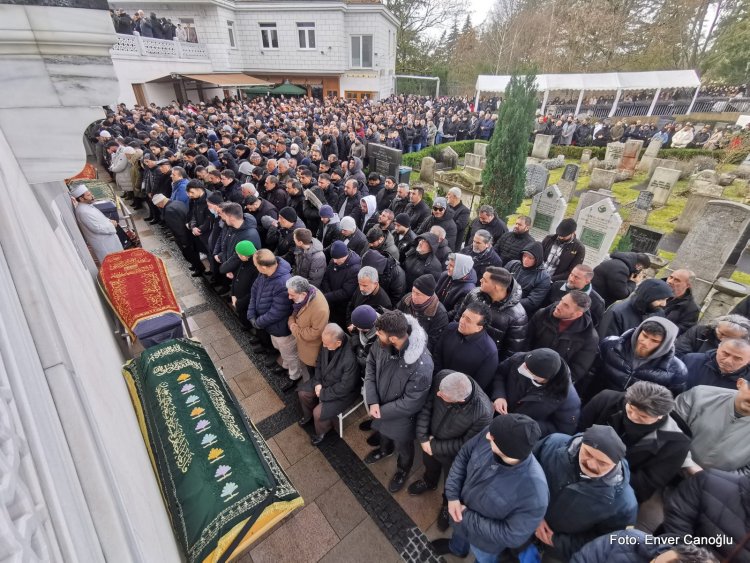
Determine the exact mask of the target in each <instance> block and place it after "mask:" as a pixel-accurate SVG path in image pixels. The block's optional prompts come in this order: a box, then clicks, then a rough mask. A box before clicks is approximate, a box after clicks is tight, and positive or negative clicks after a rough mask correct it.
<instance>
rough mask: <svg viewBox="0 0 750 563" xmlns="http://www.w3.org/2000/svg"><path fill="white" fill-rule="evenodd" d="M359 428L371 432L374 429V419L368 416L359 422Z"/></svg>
mask: <svg viewBox="0 0 750 563" xmlns="http://www.w3.org/2000/svg"><path fill="white" fill-rule="evenodd" d="M359 429H360V430H361V431H362V432H369V431H370V430H371V429H372V419H371V418H368V419H367V420H363V421H362V422H360V423H359Z"/></svg>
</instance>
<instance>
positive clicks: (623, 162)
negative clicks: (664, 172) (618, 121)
mask: <svg viewBox="0 0 750 563" xmlns="http://www.w3.org/2000/svg"><path fill="white" fill-rule="evenodd" d="M641 147H643V141H641V140H640V139H628V140H627V141H625V146H624V147H623V150H622V157H621V158H620V165H619V166H618V167H617V168H618V170H627V171H630V172H631V173H632V172H634V171H635V167H636V164H638V153H640V152H641ZM631 176H632V174H631Z"/></svg>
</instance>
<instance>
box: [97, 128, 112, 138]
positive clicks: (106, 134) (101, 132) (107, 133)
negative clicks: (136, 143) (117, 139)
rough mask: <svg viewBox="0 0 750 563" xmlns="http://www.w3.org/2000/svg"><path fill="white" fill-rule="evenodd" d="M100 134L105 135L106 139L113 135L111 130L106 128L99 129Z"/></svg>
mask: <svg viewBox="0 0 750 563" xmlns="http://www.w3.org/2000/svg"><path fill="white" fill-rule="evenodd" d="M99 136H100V137H104V138H105V139H109V138H110V137H111V136H112V135H111V134H110V132H109V131H105V130H104V129H102V130H101V131H99Z"/></svg>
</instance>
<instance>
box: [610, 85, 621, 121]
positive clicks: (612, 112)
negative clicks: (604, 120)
mask: <svg viewBox="0 0 750 563" xmlns="http://www.w3.org/2000/svg"><path fill="white" fill-rule="evenodd" d="M621 95H622V89H620V90H617V94H615V101H614V102H613V103H612V109H611V110H609V117H612V116H613V115H614V114H615V112H616V111H617V102H619V101H620V96H621Z"/></svg>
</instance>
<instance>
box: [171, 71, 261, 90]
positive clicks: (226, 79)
mask: <svg viewBox="0 0 750 563" xmlns="http://www.w3.org/2000/svg"><path fill="white" fill-rule="evenodd" d="M180 76H181V77H182V78H185V79H188V80H195V81H197V82H203V83H205V84H212V85H214V86H220V87H227V88H229V87H235V88H236V87H238V86H258V85H260V86H269V85H272V84H273V83H272V82H266V81H265V80H261V79H260V78H255V77H254V76H248V75H247V74H243V73H241V72H225V73H215V74H181V75H180Z"/></svg>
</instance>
